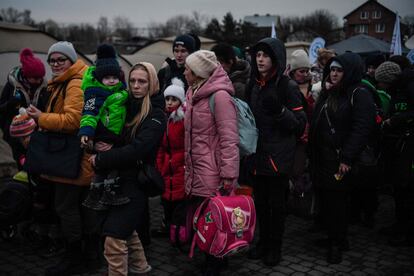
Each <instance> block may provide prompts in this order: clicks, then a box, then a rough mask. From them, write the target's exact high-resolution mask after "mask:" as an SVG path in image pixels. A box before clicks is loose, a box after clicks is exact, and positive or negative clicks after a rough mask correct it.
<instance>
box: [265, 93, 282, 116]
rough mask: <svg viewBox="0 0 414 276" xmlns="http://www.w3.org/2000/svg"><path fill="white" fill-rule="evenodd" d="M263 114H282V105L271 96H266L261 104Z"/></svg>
mask: <svg viewBox="0 0 414 276" xmlns="http://www.w3.org/2000/svg"><path fill="white" fill-rule="evenodd" d="M262 106H263V112H264V113H265V114H266V115H279V114H280V113H281V112H282V109H283V105H282V104H281V103H280V101H279V100H278V99H277V97H274V96H272V95H270V96H267V97H265V98H264V99H263V102H262Z"/></svg>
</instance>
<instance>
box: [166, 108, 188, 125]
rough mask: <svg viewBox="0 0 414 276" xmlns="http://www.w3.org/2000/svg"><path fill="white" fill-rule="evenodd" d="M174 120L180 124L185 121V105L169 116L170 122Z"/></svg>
mask: <svg viewBox="0 0 414 276" xmlns="http://www.w3.org/2000/svg"><path fill="white" fill-rule="evenodd" d="M170 120H172V121H173V122H178V121H181V120H184V108H183V105H180V106H179V107H178V108H177V109H176V110H174V111H173V112H171V114H170V116H168V121H170Z"/></svg>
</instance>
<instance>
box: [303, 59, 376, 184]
mask: <svg viewBox="0 0 414 276" xmlns="http://www.w3.org/2000/svg"><path fill="white" fill-rule="evenodd" d="M334 60H336V61H338V62H339V63H340V64H341V65H342V66H343V70H344V76H343V79H342V86H341V88H339V89H336V90H333V89H331V90H329V91H328V90H326V89H325V88H323V90H322V92H321V95H320V96H319V99H318V102H317V103H316V106H315V110H314V113H313V119H312V123H311V128H310V135H309V146H310V149H311V163H312V168H313V170H316V173H317V174H318V173H320V172H321V171H323V172H324V173H326V174H325V177H329V179H330V180H331V181H325V180H326V179H324V181H318V183H319V184H320V183H335V180H334V174H335V173H336V172H337V170H338V167H339V163H344V164H347V165H350V166H352V165H353V164H354V162H355V161H356V160H357V158H358V157H359V155H360V154H361V152H362V150H363V149H364V148H365V147H366V146H367V145H368V144H371V142H370V141H369V139H370V137H371V134H372V133H373V132H374V131H375V127H376V122H375V115H376V110H375V102H374V98H373V96H372V93H371V92H370V91H369V90H368V89H367V88H365V87H364V86H362V85H361V83H360V82H361V79H362V63H361V58H360V57H359V56H358V55H357V54H353V53H345V54H343V55H340V56H338V57H335V58H333V59H332V60H331V61H330V63H331V62H332V61H334ZM330 63H328V64H327V66H326V68H327V70H325V72H324V80H326V79H327V78H328V77H329V71H330V70H329V66H330ZM331 97H335V98H336V110H333V109H332V108H331V107H330V106H329V105H328V104H327V102H328V101H329V100H330V99H331ZM351 99H352V103H351ZM326 113H327V114H328V115H326ZM328 118H329V120H330V122H331V126H330V125H329V123H328ZM331 127H332V128H333V129H334V131H335V133H334V134H333V133H332V132H331ZM332 164H334V165H332ZM331 165H332V166H331ZM327 168H329V170H328V171H326V169H327ZM318 183H317V184H318ZM336 185H338V184H337V183H336ZM338 187H339V185H338Z"/></svg>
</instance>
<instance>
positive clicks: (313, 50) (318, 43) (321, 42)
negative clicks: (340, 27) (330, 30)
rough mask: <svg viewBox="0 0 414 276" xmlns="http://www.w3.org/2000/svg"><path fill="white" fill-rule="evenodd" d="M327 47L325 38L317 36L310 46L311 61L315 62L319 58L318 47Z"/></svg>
mask: <svg viewBox="0 0 414 276" xmlns="http://www.w3.org/2000/svg"><path fill="white" fill-rule="evenodd" d="M324 47H325V39H323V38H322V37H316V38H315V39H314V40H313V41H312V44H311V45H310V47H309V62H310V64H314V63H315V62H316V59H317V58H318V49H319V48H324Z"/></svg>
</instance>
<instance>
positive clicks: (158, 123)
mask: <svg viewBox="0 0 414 276" xmlns="http://www.w3.org/2000/svg"><path fill="white" fill-rule="evenodd" d="M128 82H129V97H128V100H127V103H126V107H127V112H126V123H125V127H124V129H123V131H122V134H121V142H122V145H121V146H119V147H115V148H112V149H110V150H108V151H104V152H98V153H97V154H96V155H93V156H92V158H91V159H90V160H91V163H92V164H93V165H94V166H95V168H97V169H99V170H118V171H119V176H120V179H121V180H120V183H119V185H120V192H121V193H122V194H124V195H127V196H128V198H129V202H128V203H126V204H124V205H118V206H110V207H109V210H108V212H107V214H106V217H105V221H104V223H103V235H104V236H105V251H104V255H105V258H106V260H107V262H108V274H109V275H128V273H146V272H148V271H150V270H151V266H150V265H149V264H148V262H147V259H146V257H145V253H144V248H143V246H142V243H141V241H140V239H139V237H138V234H137V232H136V230H135V229H140V228H142V224H143V223H146V219H145V211H146V208H147V200H148V198H147V195H146V194H145V193H144V192H143V191H142V189H141V188H140V187H139V183H137V175H138V168H137V163H139V162H141V161H142V162H146V163H151V164H154V163H155V159H156V153H157V148H158V146H159V143H160V141H161V139H162V136H163V134H164V131H165V127H166V118H165V114H164V108H165V102H164V99H163V96H162V95H161V94H159V93H158V91H159V83H158V78H157V73H156V71H155V68H154V66H153V65H152V64H150V63H147V62H139V63H137V64H136V65H134V66H133V67H132V69H131V71H130V72H129V76H128Z"/></svg>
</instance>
